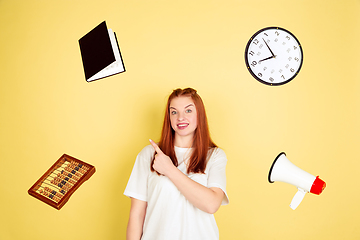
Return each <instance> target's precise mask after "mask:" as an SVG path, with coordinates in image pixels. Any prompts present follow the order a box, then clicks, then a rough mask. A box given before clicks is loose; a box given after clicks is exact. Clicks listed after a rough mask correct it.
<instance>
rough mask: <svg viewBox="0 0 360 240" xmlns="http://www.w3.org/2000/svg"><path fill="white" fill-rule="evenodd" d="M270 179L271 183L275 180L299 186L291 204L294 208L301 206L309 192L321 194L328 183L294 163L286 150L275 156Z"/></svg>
mask: <svg viewBox="0 0 360 240" xmlns="http://www.w3.org/2000/svg"><path fill="white" fill-rule="evenodd" d="M268 180H269V182H270V183H273V182H275V181H280V182H285V183H289V184H292V185H294V186H296V187H297V188H298V192H297V193H296V194H295V196H294V198H293V200H292V201H291V204H290V207H291V208H292V209H293V210H295V209H296V208H297V207H298V206H299V204H300V203H301V201H302V200H303V198H304V196H305V194H306V193H307V192H311V193H314V194H317V195H319V194H320V193H322V191H323V190H324V188H325V186H326V183H325V182H324V181H323V180H321V179H320V178H319V177H315V176H313V175H311V174H310V173H308V172H305V171H304V170H302V169H300V168H298V167H297V166H295V165H294V164H292V163H291V162H290V161H289V160H288V159H287V158H286V154H285V153H284V152H282V153H280V154H279V155H278V156H277V157H276V158H275V160H274V162H273V164H272V165H271V168H270V171H269V175H268Z"/></svg>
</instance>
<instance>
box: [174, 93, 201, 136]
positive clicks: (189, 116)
mask: <svg viewBox="0 0 360 240" xmlns="http://www.w3.org/2000/svg"><path fill="white" fill-rule="evenodd" d="M169 113H170V122H171V127H172V129H173V130H174V131H175V138H179V137H180V138H189V140H190V139H191V140H192V138H193V136H194V133H195V129H196V128H197V112H196V107H195V104H194V102H193V100H192V98H191V97H187V96H181V97H176V98H173V99H172V100H171V102H170V107H169Z"/></svg>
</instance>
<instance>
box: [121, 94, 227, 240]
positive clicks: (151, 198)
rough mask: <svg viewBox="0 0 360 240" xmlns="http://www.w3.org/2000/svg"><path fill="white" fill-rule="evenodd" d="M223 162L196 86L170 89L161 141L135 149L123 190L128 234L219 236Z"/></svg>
mask: <svg viewBox="0 0 360 240" xmlns="http://www.w3.org/2000/svg"><path fill="white" fill-rule="evenodd" d="M226 162H227V159H226V155H225V153H224V152H223V151H222V150H221V149H220V148H218V147H217V146H216V145H215V144H214V143H213V142H212V140H211V138H210V133H209V129H208V123H207V118H206V113H205V107H204V104H203V102H202V100H201V98H200V96H199V95H198V94H197V92H196V90H194V89H192V88H186V89H176V90H174V91H173V92H172V94H171V95H170V96H169V98H168V102H167V106H166V110H165V119H164V123H163V128H162V133H161V139H160V142H159V143H158V145H157V144H156V143H155V142H153V141H152V140H150V145H148V146H146V147H145V148H144V149H143V150H142V151H141V152H140V153H139V155H138V156H137V158H136V161H135V164H134V168H133V170H132V173H131V176H130V179H129V182H128V184H127V186H126V189H125V192H124V194H125V195H126V196H128V197H130V198H131V209H130V217H129V222H128V227H127V234H126V236H127V239H128V240H132V239H136V240H139V239H142V240H162V239H164V240H169V239H171V240H192V239H199V240H204V239H206V240H212V239H219V231H218V228H217V225H216V222H215V218H214V215H213V214H214V213H215V212H216V211H217V210H218V209H219V207H220V205H225V204H228V203H229V200H228V197H227V194H226V176H225V167H226Z"/></svg>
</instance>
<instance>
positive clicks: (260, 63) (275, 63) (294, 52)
mask: <svg viewBox="0 0 360 240" xmlns="http://www.w3.org/2000/svg"><path fill="white" fill-rule="evenodd" d="M302 62H303V51H302V48H301V45H300V42H299V41H298V40H297V38H296V37H295V36H294V35H293V34H292V33H291V32H289V31H287V30H285V29H283V28H279V27H268V28H264V29H261V30H260V31H258V32H256V33H255V34H254V35H253V36H252V37H251V38H250V40H249V42H248V43H247V45H246V49H245V63H246V66H247V68H248V70H249V71H250V73H251V74H252V75H253V77H254V78H255V79H256V80H258V81H260V82H262V83H264V84H267V85H271V86H277V85H282V84H285V83H287V82H290V81H291V80H292V79H294V78H295V77H296V76H297V74H298V73H299V71H300V69H301V66H302Z"/></svg>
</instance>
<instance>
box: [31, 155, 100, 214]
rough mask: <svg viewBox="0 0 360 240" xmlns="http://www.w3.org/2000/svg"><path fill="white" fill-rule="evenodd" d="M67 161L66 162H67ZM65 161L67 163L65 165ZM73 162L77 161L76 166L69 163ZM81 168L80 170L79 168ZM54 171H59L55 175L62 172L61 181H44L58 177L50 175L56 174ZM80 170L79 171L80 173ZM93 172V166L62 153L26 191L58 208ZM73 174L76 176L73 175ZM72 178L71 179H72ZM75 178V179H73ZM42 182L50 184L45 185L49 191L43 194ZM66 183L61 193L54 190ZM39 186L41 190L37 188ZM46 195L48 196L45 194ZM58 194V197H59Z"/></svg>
mask: <svg viewBox="0 0 360 240" xmlns="http://www.w3.org/2000/svg"><path fill="white" fill-rule="evenodd" d="M67 162H68V163H67ZM66 163H67V165H65V164H66ZM73 163H77V164H78V165H77V166H76V167H74V165H71V164H73ZM70 167H72V169H71V171H68V170H69V168H70ZM65 168H67V170H61V171H60V170H59V169H65ZM81 169H82V170H81ZM56 171H57V172H59V173H57V176H59V174H60V173H61V174H63V175H62V176H61V177H62V178H61V179H60V180H61V182H58V184H57V183H56V184H55V183H48V182H46V181H49V182H51V180H50V179H55V178H58V177H53V176H51V174H55V175H56ZM80 172H81V173H80ZM94 173H95V167H94V166H92V165H90V164H88V163H85V162H83V161H81V160H79V159H76V158H74V157H71V156H69V155H67V154H63V155H62V156H61V157H60V158H59V160H57V161H56V162H55V163H54V164H53V165H52V166H51V167H50V169H49V170H47V171H46V172H45V174H44V175H42V176H41V177H40V179H39V180H38V181H37V182H36V183H35V184H34V185H33V186H32V187H31V188H30V189H29V190H28V193H29V194H30V195H31V196H33V197H35V198H37V199H39V200H40V201H43V202H44V203H46V204H48V205H50V206H52V207H54V208H56V209H58V210H60V209H61V208H62V207H63V206H64V205H65V203H66V202H67V201H68V200H69V198H70V196H71V195H72V194H73V193H74V192H75V191H76V190H77V189H78V188H79V187H80V185H81V184H83V183H84V182H85V181H86V180H88V179H89V178H90V177H91V176H92V175H93V174H94ZM75 175H76V176H77V177H75ZM72 178H73V179H72ZM74 179H77V180H74ZM44 184H45V185H46V186H50V187H47V191H49V190H52V191H49V193H46V194H45V195H44V194H42V193H45V190H44V191H42V188H44V189H45V187H44ZM65 184H66V186H69V187H67V188H66V187H64V188H65V189H66V191H65V190H61V193H60V192H58V191H55V190H54V189H61V188H63V186H64V185H65ZM40 188H41V190H39V189H40ZM46 195H48V196H46ZM59 196H60V197H59Z"/></svg>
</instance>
